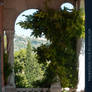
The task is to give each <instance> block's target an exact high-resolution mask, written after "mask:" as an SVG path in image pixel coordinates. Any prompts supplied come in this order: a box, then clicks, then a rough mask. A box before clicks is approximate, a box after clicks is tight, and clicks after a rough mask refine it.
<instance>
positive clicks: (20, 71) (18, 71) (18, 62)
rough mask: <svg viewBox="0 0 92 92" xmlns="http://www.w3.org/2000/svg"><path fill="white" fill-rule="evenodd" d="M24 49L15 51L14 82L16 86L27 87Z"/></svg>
mask: <svg viewBox="0 0 92 92" xmlns="http://www.w3.org/2000/svg"><path fill="white" fill-rule="evenodd" d="M25 52H26V51H25V50H20V51H17V52H15V55H14V56H15V62H14V71H15V83H16V87H17V88H27V87H28V86H29V84H28V80H27V78H26V75H25V72H24V70H25V62H26V53H25Z"/></svg>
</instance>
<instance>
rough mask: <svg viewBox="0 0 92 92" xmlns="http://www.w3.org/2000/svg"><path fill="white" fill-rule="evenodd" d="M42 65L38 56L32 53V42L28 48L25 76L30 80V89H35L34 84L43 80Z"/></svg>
mask: <svg viewBox="0 0 92 92" xmlns="http://www.w3.org/2000/svg"><path fill="white" fill-rule="evenodd" d="M41 68H42V65H41V64H39V63H38V61H37V59H36V54H35V53H34V52H33V51H32V47H31V44H30V41H28V44H27V48H26V62H25V74H26V77H27V79H28V83H29V87H35V86H34V85H33V84H34V82H35V81H37V80H41V79H42V78H43V73H44V72H43V71H42V69H41Z"/></svg>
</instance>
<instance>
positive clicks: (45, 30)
mask: <svg viewBox="0 0 92 92" xmlns="http://www.w3.org/2000/svg"><path fill="white" fill-rule="evenodd" d="M25 17H26V20H25V21H21V22H19V23H18V24H19V25H20V26H21V27H22V28H24V29H33V32H32V35H33V36H35V37H41V36H42V35H44V36H45V37H46V38H47V40H49V41H50V44H45V45H41V46H40V47H38V48H37V49H36V51H37V55H38V61H39V63H44V64H46V63H47V62H48V61H50V64H49V68H48V69H47V72H46V75H47V77H48V75H50V73H51V72H52V73H51V76H52V77H51V78H49V79H50V81H47V84H49V85H51V83H52V82H53V79H54V77H55V75H58V76H59V78H60V82H61V85H62V87H70V88H75V87H76V86H77V83H78V69H77V68H78V57H77V53H76V44H77V39H78V38H80V37H82V36H83V34H84V21H83V18H82V17H81V13H80V10H75V9H74V10H72V12H68V11H67V10H66V9H64V10H60V11H57V10H53V9H50V8H47V9H46V10H45V11H43V10H39V11H37V12H36V13H34V14H33V15H28V16H25Z"/></svg>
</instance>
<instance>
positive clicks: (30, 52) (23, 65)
mask: <svg viewBox="0 0 92 92" xmlns="http://www.w3.org/2000/svg"><path fill="white" fill-rule="evenodd" d="M37 11H38V9H29V10H26V11H24V12H22V13H21V14H20V15H19V16H18V17H17V19H16V22H15V37H14V71H15V84H16V87H17V88H36V87H39V85H40V84H39V83H38V82H40V81H41V80H42V79H43V75H44V71H45V67H44V66H43V64H39V63H38V60H37V54H36V53H35V52H34V48H37V47H39V46H40V45H41V44H45V43H47V40H46V39H45V37H44V36H42V37H41V38H40V37H38V38H35V37H34V36H30V35H31V33H32V30H31V29H23V28H21V27H20V26H19V25H18V24H17V23H18V22H20V21H25V20H26V17H25V16H28V15H33V14H34V13H35V12H37Z"/></svg>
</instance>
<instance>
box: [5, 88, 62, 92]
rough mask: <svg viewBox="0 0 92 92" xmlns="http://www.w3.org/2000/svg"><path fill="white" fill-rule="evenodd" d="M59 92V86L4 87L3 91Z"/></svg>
mask: <svg viewBox="0 0 92 92" xmlns="http://www.w3.org/2000/svg"><path fill="white" fill-rule="evenodd" d="M53 90H54V92H61V89H59V88H5V92H53Z"/></svg>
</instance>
